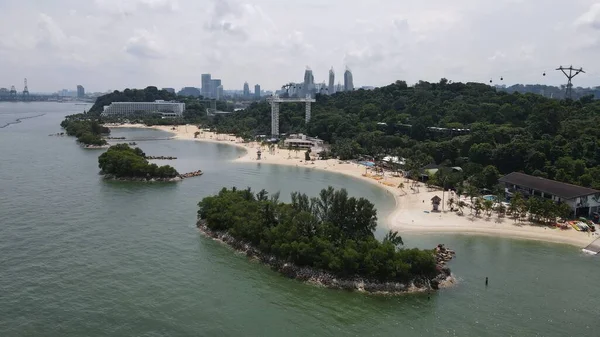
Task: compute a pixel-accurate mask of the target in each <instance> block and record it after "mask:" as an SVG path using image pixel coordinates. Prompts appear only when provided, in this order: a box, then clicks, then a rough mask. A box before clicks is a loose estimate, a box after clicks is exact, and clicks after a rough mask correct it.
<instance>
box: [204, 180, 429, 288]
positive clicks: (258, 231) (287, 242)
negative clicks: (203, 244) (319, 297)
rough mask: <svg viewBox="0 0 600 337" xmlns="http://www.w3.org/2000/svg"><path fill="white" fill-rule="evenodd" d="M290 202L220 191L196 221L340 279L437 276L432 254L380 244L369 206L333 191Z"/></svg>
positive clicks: (394, 241) (397, 243)
mask: <svg viewBox="0 0 600 337" xmlns="http://www.w3.org/2000/svg"><path fill="white" fill-rule="evenodd" d="M291 200H292V201H291V203H289V204H285V203H282V202H279V201H278V200H277V199H276V198H268V197H267V193H266V192H265V191H261V192H259V193H256V194H254V193H252V192H251V191H250V189H247V190H236V189H231V190H228V189H222V190H221V191H220V192H219V193H218V195H215V196H210V197H206V198H204V199H202V201H200V203H199V204H198V206H199V210H198V217H199V218H200V219H201V221H203V222H204V223H205V224H206V226H207V227H208V228H209V229H211V230H219V231H227V232H228V233H229V234H230V235H232V236H233V237H235V238H237V239H239V240H241V241H244V242H247V243H249V244H251V245H253V246H254V247H255V248H257V249H260V251H262V252H263V253H266V254H272V255H274V256H276V257H278V258H280V259H283V260H285V261H288V262H291V263H294V264H297V265H299V266H309V267H313V268H318V269H323V270H327V271H329V272H331V273H334V274H336V275H339V276H342V277H352V276H360V277H365V278H368V279H373V280H379V281H393V282H411V281H416V280H423V279H431V278H432V277H434V276H435V275H437V273H438V271H437V269H436V261H435V257H434V255H433V252H432V251H428V250H418V249H404V248H402V246H403V245H404V242H403V240H402V238H401V237H400V236H399V235H398V233H397V232H393V231H390V232H389V233H387V235H386V236H385V238H384V239H383V241H381V242H380V241H378V240H376V239H375V236H374V234H373V233H374V230H375V226H376V220H377V216H376V210H375V208H374V206H373V204H371V203H370V202H369V201H368V200H366V199H363V198H360V199H356V198H353V197H349V196H348V194H347V192H346V191H345V190H338V191H336V190H334V189H333V188H331V187H330V188H328V189H324V190H322V191H321V193H320V194H319V196H318V197H315V198H309V197H308V196H306V195H305V194H300V193H292V197H291Z"/></svg>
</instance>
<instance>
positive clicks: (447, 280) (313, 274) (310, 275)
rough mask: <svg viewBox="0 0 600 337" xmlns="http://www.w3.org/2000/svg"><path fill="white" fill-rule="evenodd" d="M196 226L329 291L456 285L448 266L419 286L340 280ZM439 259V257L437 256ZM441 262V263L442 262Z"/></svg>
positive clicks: (421, 289)
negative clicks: (329, 289)
mask: <svg viewBox="0 0 600 337" xmlns="http://www.w3.org/2000/svg"><path fill="white" fill-rule="evenodd" d="M196 226H197V227H198V229H199V230H200V232H202V233H203V234H204V235H206V236H208V237H209V238H211V239H213V240H216V241H220V242H222V243H224V244H226V245H228V246H230V247H231V248H233V249H235V250H236V251H238V252H240V253H244V254H245V255H246V256H247V257H249V258H253V259H257V260H259V261H260V262H261V263H264V264H266V265H267V266H269V267H270V268H271V269H273V270H275V271H278V272H280V273H281V274H283V275H285V276H287V277H289V278H293V279H296V280H299V281H302V282H306V283H310V284H315V285H319V286H324V287H326V288H332V289H341V290H350V291H361V292H367V293H371V294H407V293H417V292H426V291H429V290H436V289H439V288H444V287H447V286H449V285H451V284H453V283H454V278H453V277H452V275H451V273H450V269H449V268H448V267H446V266H442V265H440V264H438V271H439V272H440V273H439V274H438V275H437V276H436V277H435V278H434V279H432V280H428V281H427V280H426V281H422V282H418V283H412V284H403V283H398V282H379V281H372V280H365V279H363V278H359V277H355V278H345V279H342V278H339V277H338V276H335V275H333V274H331V273H328V272H326V271H323V270H317V269H314V268H310V267H300V266H296V265H294V264H292V263H289V262H285V261H282V260H281V259H279V258H277V257H275V256H272V255H268V254H263V253H262V252H261V251H259V250H258V249H256V248H254V247H252V246H251V245H250V244H248V243H245V242H242V241H240V240H238V239H236V238H234V237H233V236H231V235H230V234H229V233H227V232H224V231H213V230H211V229H210V228H208V227H207V226H206V223H205V222H204V220H201V219H200V220H198V222H197V223H196ZM436 259H437V256H436ZM438 261H439V260H438Z"/></svg>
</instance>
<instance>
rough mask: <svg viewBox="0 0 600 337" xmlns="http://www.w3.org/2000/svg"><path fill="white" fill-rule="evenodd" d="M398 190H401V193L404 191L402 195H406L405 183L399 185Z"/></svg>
mask: <svg viewBox="0 0 600 337" xmlns="http://www.w3.org/2000/svg"><path fill="white" fill-rule="evenodd" d="M398 189H400V191H402V194H404V183H400V185H398Z"/></svg>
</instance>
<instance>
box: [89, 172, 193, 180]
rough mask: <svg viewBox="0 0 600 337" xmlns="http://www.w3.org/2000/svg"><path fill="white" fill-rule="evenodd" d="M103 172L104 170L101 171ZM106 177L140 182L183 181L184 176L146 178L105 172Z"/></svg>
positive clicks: (107, 178)
mask: <svg viewBox="0 0 600 337" xmlns="http://www.w3.org/2000/svg"><path fill="white" fill-rule="evenodd" d="M100 174H102V172H100ZM104 179H106V180H116V181H139V182H177V181H182V180H183V178H182V177H181V176H176V177H173V178H150V179H148V178H145V177H116V176H115V175H113V174H105V175H104Z"/></svg>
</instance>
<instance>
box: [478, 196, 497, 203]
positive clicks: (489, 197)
mask: <svg viewBox="0 0 600 337" xmlns="http://www.w3.org/2000/svg"><path fill="white" fill-rule="evenodd" d="M482 198H483V199H485V200H489V201H494V202H495V201H496V200H497V199H498V198H496V196H495V195H484V196H483V197H482Z"/></svg>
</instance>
